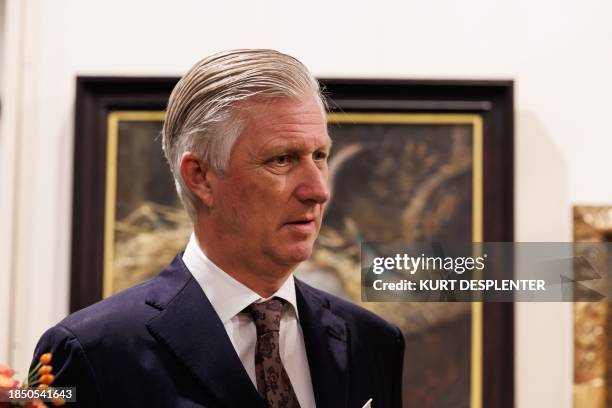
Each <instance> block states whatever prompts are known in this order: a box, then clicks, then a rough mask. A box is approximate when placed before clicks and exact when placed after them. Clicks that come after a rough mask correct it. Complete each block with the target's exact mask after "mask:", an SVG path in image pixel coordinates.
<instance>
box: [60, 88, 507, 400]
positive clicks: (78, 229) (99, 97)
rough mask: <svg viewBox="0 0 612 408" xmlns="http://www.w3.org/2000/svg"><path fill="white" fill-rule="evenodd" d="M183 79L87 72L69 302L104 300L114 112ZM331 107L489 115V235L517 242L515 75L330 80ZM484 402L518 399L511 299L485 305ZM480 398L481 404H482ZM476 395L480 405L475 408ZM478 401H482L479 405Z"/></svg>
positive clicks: (485, 235)
mask: <svg viewBox="0 0 612 408" xmlns="http://www.w3.org/2000/svg"><path fill="white" fill-rule="evenodd" d="M176 81H177V78H126V77H79V78H78V79H77V105H76V123H75V160H74V163H75V164H74V197H73V227H72V242H73V244H72V265H71V269H72V278H71V299H70V308H71V310H72V311H74V310H78V309H80V308H82V307H85V306H87V305H89V304H91V303H93V302H95V301H97V300H100V299H101V298H102V294H103V279H104V278H103V276H104V269H103V260H104V231H105V188H104V186H105V182H106V163H107V162H106V155H107V151H106V150H107V137H108V128H107V126H108V120H107V119H108V115H109V114H110V113H111V112H117V111H160V110H163V109H165V106H166V103H167V99H168V96H169V94H170V92H171V90H172V88H173V86H174V85H175V83H176ZM321 82H322V83H323V84H324V86H325V88H326V94H328V95H329V96H330V97H331V99H332V101H333V102H332V103H331V107H330V108H331V111H332V112H351V113H363V112H370V113H376V112H385V113H427V114H473V115H478V116H479V117H481V118H482V131H483V134H484V137H483V146H482V150H483V191H482V194H483V208H482V217H483V220H484V222H483V229H482V239H483V240H484V241H512V240H513V161H514V153H513V132H514V128H513V83H512V81H470V80H366V79H322V80H321ZM481 310H482V320H481V321H480V323H479V324H481V327H480V329H481V330H480V333H482V342H481V345H482V359H481V365H482V370H481V380H482V381H481V382H480V384H479V385H477V386H476V387H475V388H474V386H473V387H472V390H471V391H472V392H475V393H479V395H480V394H481V395H482V398H479V399H478V400H479V401H480V403H479V404H480V406H485V407H512V406H513V401H514V375H513V373H514V368H513V367H514V358H513V357H514V323H513V318H514V316H513V305H512V304H511V303H487V304H483V305H482V309H481ZM476 405H478V403H476ZM476 405H475V404H474V403H472V407H473V408H477V406H476ZM478 408H479V407H478Z"/></svg>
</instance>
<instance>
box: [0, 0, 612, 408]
mask: <svg viewBox="0 0 612 408" xmlns="http://www.w3.org/2000/svg"><path fill="white" fill-rule="evenodd" d="M7 2H8V4H11V3H12V4H14V5H15V4H21V5H22V6H21V8H22V9H23V10H22V14H23V16H24V17H19V13H18V12H17V11H15V10H16V9H17V8H18V7H17V6H14V7H13V12H12V14H8V17H9V20H10V19H18V20H19V19H21V18H23V27H24V32H25V34H24V35H23V36H22V37H21V38H20V39H19V40H15V41H17V43H18V44H20V45H21V47H13V48H10V47H8V46H7V54H9V56H10V57H11V58H9V59H8V60H6V62H7V64H8V65H7V69H6V70H5V73H4V78H5V83H6V78H7V77H9V76H10V75H13V76H14V77H15V78H19V75H22V80H21V82H18V84H20V85H19V86H18V88H17V89H16V91H15V92H16V93H15V96H16V99H15V100H14V102H13V103H14V109H13V108H11V109H9V111H8V112H3V113H6V114H7V116H8V115H9V114H10V120H11V121H14V124H15V125H14V126H11V127H9V126H8V125H6V123H5V122H7V121H8V120H9V119H3V128H2V129H3V132H5V134H3V135H2V136H3V137H8V138H14V139H17V140H19V143H17V144H16V146H17V147H16V148H15V149H16V153H15V155H14V156H11V157H13V159H11V163H12V164H13V166H12V167H11V168H12V169H13V170H12V171H13V172H14V173H15V174H16V175H17V176H18V180H19V182H18V183H13V184H11V185H9V187H10V188H9V190H3V195H2V196H1V197H2V198H0V201H6V200H11V196H12V197H14V199H15V203H16V204H15V205H14V206H10V205H5V204H2V203H0V211H2V212H1V213H0V221H1V220H7V219H9V217H10V218H11V219H13V220H14V223H15V225H14V227H15V228H14V230H15V231H16V232H15V237H16V239H15V240H14V247H10V243H7V238H0V248H1V247H2V246H4V245H9V248H12V249H11V250H10V253H9V254H8V255H7V256H8V258H9V260H8V261H7V260H6V259H1V258H0V267H1V268H9V267H10V270H11V271H12V275H11V276H13V277H14V279H15V283H14V284H15V286H16V288H17V291H16V293H17V297H18V301H17V307H16V309H15V311H14V316H15V319H14V320H13V322H14V332H13V335H14V336H13V343H12V344H11V350H12V354H11V360H12V362H13V363H17V365H19V364H24V362H26V361H28V360H29V358H30V354H31V351H32V348H33V346H34V342H35V341H36V339H37V338H38V337H39V335H40V334H41V333H42V331H43V330H44V329H45V328H46V327H48V326H49V325H51V324H52V323H53V322H55V321H57V320H59V319H60V318H61V317H62V316H64V314H65V313H66V311H67V308H68V301H67V299H68V283H69V275H68V274H69V251H70V207H71V188H72V174H71V172H72V137H73V135H72V131H73V129H72V126H73V113H74V92H75V89H74V85H75V81H74V78H75V76H76V75H179V74H181V73H183V72H184V71H185V70H186V69H188V68H189V67H190V66H191V65H192V64H193V63H194V62H195V61H196V60H197V59H199V58H201V57H203V56H206V55H208V54H210V53H212V52H214V51H218V50H221V49H226V48H235V47H269V48H277V49H279V50H282V51H285V52H288V53H290V54H293V55H295V56H297V57H298V58H300V59H301V60H302V61H303V62H304V63H306V65H307V66H309V67H310V68H311V70H312V71H313V72H314V73H315V74H316V75H319V76H354V77H357V76H359V77H393V78H397V77H406V78H514V79H515V80H516V117H517V122H516V124H517V132H516V143H517V148H516V239H517V240H520V241H543V240H551V241H566V240H569V239H570V238H571V232H570V231H571V224H570V223H571V211H570V206H571V205H572V204H574V203H578V202H580V203H610V202H612V183H609V182H608V176H607V174H606V173H607V172H606V169H605V163H606V162H607V160H608V156H609V152H610V151H612V138H611V137H610V131H609V126H608V123H607V115H606V113H607V111H606V110H607V108H608V106H607V105H608V99H609V95H611V94H612V76H610V72H612V53H611V52H610V45H609V42H610V39H611V38H612V25H611V24H609V21H610V19H611V17H612V2H610V1H609V0H584V1H581V2H576V1H569V0H555V1H553V0H538V1H535V2H534V1H527V0H498V1H496V2H490V1H486V0H466V1H461V2H459V1H454V0H433V1H429V2H423V1H416V0H408V1H401V2H400V1H397V2H396V1H392V0H379V1H377V2H356V1H333V2H328V1H323V0H314V1H310V2H308V3H305V2H301V3H296V2H287V1H260V2H251V1H243V2H238V1H235V2H219V1H202V0H192V1H189V0H180V1H178V0H177V1H173V2H162V1H157V2H154V1H151V0H131V1H125V0H105V1H100V0H97V1H94V0H48V1H43V0H38V1H37V0H21V1H19V0H7ZM7 41H8V40H7ZM9 45H10V44H9ZM8 48H10V49H11V50H12V51H11V52H12V54H10V53H9V51H8ZM20 50H21V51H20ZM9 68H10V69H9ZM11 69H13V71H10V70H11ZM7 71H10V72H7ZM17 73H19V74H17ZM7 109H8V107H7ZM3 111H4V106H3ZM11 123H13V122H11ZM7 129H9V130H10V132H9V131H7ZM0 140H2V139H0ZM3 143H4V142H3ZM0 154H2V150H0ZM5 156H6V153H5ZM0 175H1V174H0ZM5 178H6V177H5ZM7 191H8V192H11V191H12V192H13V193H14V194H12V195H11V194H10V193H9V194H4V193H5V192H7ZM7 270H9V269H7ZM1 276H2V275H0V277H1ZM1 283H2V281H0V284H1ZM32 292H36V293H38V294H39V298H40V300H37V301H36V302H33V301H32V297H31V296H27V294H28V293H32ZM0 295H1V292H0ZM34 304H35V306H34ZM0 306H1V305H0ZM516 310H517V317H516V319H517V339H516V340H517V354H516V356H517V392H518V393H517V401H518V404H517V406H518V407H539V406H555V407H570V406H571V383H572V365H571V355H572V354H571V350H572V348H571V346H572V333H571V308H570V307H569V305H562V304H551V305H541V304H539V305H538V304H519V305H517V307H516ZM0 317H2V316H0ZM0 330H1V329H0ZM2 341H3V340H2V339H1V338H0V342H2ZM0 347H2V344H1V343H0ZM1 350H2V349H1V348H0V351H1ZM0 357H2V355H1V354H0Z"/></svg>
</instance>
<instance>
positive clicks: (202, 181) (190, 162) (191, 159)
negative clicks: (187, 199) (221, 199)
mask: <svg viewBox="0 0 612 408" xmlns="http://www.w3.org/2000/svg"><path fill="white" fill-rule="evenodd" d="M179 169H180V172H181V177H182V178H183V182H184V183H185V184H186V185H187V188H189V190H191V192H192V193H193V194H194V195H195V196H196V197H198V198H199V199H200V202H201V203H202V204H203V205H204V206H206V207H208V208H210V207H212V205H213V194H212V187H211V183H210V177H211V171H210V169H209V168H208V165H207V164H206V163H204V162H202V161H200V160H199V159H198V157H197V156H196V155H195V154H193V153H192V152H185V153H183V156H182V157H181V164H180V166H179Z"/></svg>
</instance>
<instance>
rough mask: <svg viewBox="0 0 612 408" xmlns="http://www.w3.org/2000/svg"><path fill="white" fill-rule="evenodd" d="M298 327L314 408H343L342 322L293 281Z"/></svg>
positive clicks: (345, 359)
mask: <svg viewBox="0 0 612 408" xmlns="http://www.w3.org/2000/svg"><path fill="white" fill-rule="evenodd" d="M295 287H296V297H297V304H298V312H299V316H300V317H299V318H300V326H301V327H302V332H303V334H304V343H305V345H306V354H307V356H308V366H309V367H310V377H311V380H312V388H313V390H314V394H315V401H316V404H317V406H318V407H338V408H340V407H346V405H347V398H348V378H349V372H348V344H347V342H348V332H347V328H346V322H345V321H344V320H343V319H341V318H340V317H338V316H336V315H335V314H333V313H332V312H331V311H330V310H329V304H328V302H327V301H326V300H325V299H324V298H322V297H321V296H320V295H318V294H317V293H316V291H315V290H313V289H312V288H310V287H309V286H307V285H306V284H304V283H303V282H301V281H299V280H297V279H296V280H295Z"/></svg>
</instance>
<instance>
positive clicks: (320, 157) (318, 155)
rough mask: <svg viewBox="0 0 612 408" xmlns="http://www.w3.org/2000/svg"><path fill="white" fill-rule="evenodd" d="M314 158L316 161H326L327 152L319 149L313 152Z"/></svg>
mask: <svg viewBox="0 0 612 408" xmlns="http://www.w3.org/2000/svg"><path fill="white" fill-rule="evenodd" d="M312 158H313V159H314V160H316V161H326V160H327V153H326V152H323V151H317V152H314V153H313V154H312Z"/></svg>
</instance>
